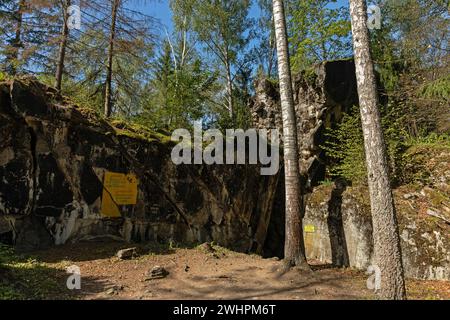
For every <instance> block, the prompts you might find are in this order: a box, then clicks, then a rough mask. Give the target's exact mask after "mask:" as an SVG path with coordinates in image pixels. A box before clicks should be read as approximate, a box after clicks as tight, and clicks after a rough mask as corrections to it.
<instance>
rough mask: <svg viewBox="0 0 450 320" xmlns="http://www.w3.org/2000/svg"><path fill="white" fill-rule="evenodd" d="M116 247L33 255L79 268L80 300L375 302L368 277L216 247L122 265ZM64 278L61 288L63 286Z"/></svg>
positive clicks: (436, 287) (428, 290) (418, 286)
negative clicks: (286, 267) (157, 271)
mask: <svg viewBox="0 0 450 320" xmlns="http://www.w3.org/2000/svg"><path fill="white" fill-rule="evenodd" d="M120 248H124V245H123V244H122V245H121V244H117V243H112V244H111V243H110V244H105V243H95V244H93V243H90V244H78V245H67V246H63V247H57V248H53V249H50V250H47V251H41V252H36V253H35V254H34V255H35V256H37V257H38V259H39V260H41V261H42V262H44V264H45V265H46V266H47V267H49V268H56V269H61V270H63V269H65V268H66V267H67V266H69V265H73V264H75V265H77V266H78V267H80V270H81V278H82V289H81V290H80V291H78V292H77V293H76V294H75V295H74V296H71V297H72V298H77V299H144V300H145V299H186V300H192V299H275V300H276V299H374V298H375V296H374V294H373V293H372V292H371V291H369V290H368V289H367V288H366V278H367V276H366V275H365V274H364V273H362V272H358V271H354V270H350V269H346V270H343V269H332V268H328V267H327V266H314V267H313V269H314V272H310V273H305V272H300V271H298V270H291V271H289V272H287V273H285V274H281V273H280V272H279V269H280V266H281V263H280V262H279V261H276V260H273V259H262V258H261V257H259V256H255V255H245V254H240V253H235V252H231V251H228V250H226V249H223V248H219V247H215V251H214V252H208V251H207V250H204V249H203V248H191V249H168V248H163V247H152V248H149V247H147V248H143V247H141V248H139V251H140V252H143V253H144V254H143V255H140V256H139V257H137V258H135V259H132V260H124V261H122V260H119V259H118V258H116V257H115V256H114V254H115V252H116V251H117V250H118V249H120ZM155 266H161V267H163V268H165V269H166V270H167V271H168V272H169V275H168V276H167V277H166V278H164V279H158V280H150V281H148V280H147V281H146V278H147V274H148V271H149V270H151V269H152V268H153V267H155ZM65 278H66V275H64V276H62V277H61V279H60V283H61V285H62V286H65ZM409 287H410V295H412V296H411V297H412V298H422V299H426V298H429V299H450V284H449V283H448V282H421V281H414V282H410V283H409Z"/></svg>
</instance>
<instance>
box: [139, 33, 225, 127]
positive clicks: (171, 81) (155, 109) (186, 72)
mask: <svg viewBox="0 0 450 320" xmlns="http://www.w3.org/2000/svg"><path fill="white" fill-rule="evenodd" d="M180 50H183V49H182V48H180V47H172V46H171V44H170V43H169V42H168V41H166V42H165V44H164V47H163V50H162V52H161V54H160V55H159V57H158V59H157V60H156V61H155V64H154V68H153V75H154V77H153V79H152V81H151V82H150V84H149V86H148V90H147V92H148V93H147V95H146V98H145V99H144V100H143V102H142V103H143V105H142V109H143V113H142V114H140V115H139V117H137V120H138V121H139V122H141V123H144V124H146V125H147V126H150V127H152V128H156V129H161V128H163V129H168V130H173V129H177V128H190V127H191V126H192V123H193V121H195V120H197V119H201V118H203V117H204V116H205V115H206V114H207V112H208V111H209V109H210V106H209V102H210V100H211V96H212V94H213V92H214V91H215V90H216V82H215V81H216V74H214V73H211V72H209V71H208V70H206V68H205V67H204V65H203V63H202V62H201V61H200V59H198V58H197V57H195V56H190V57H188V58H187V59H186V57H185V58H184V59H179V58H178V55H177V54H178V53H179V52H180ZM181 62H182V63H181Z"/></svg>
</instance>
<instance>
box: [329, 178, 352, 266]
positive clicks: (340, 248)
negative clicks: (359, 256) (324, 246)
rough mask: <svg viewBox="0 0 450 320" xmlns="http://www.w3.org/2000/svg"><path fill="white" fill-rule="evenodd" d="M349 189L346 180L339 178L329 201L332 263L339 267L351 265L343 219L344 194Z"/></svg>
mask: <svg viewBox="0 0 450 320" xmlns="http://www.w3.org/2000/svg"><path fill="white" fill-rule="evenodd" d="M346 189H347V186H346V184H345V181H341V180H337V181H336V183H335V187H334V188H333V190H332V191H331V197H330V200H329V201H328V217H327V225H328V232H329V235H330V247H331V257H332V264H333V265H334V266H337V267H349V266H350V261H349V257H348V250H347V241H346V239H345V232H344V223H343V220H342V194H343V193H344V192H345V190H346Z"/></svg>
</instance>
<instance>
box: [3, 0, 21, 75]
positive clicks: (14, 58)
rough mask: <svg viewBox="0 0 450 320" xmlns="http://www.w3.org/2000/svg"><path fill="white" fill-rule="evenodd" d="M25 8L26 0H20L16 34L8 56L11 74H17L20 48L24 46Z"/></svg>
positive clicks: (16, 15)
mask: <svg viewBox="0 0 450 320" xmlns="http://www.w3.org/2000/svg"><path fill="white" fill-rule="evenodd" d="M24 9H25V0H20V2H19V7H18V9H17V12H16V13H15V18H16V30H15V31H16V34H15V36H14V39H13V40H12V42H11V47H12V48H11V53H10V54H9V56H8V60H9V65H8V67H7V70H6V71H7V72H8V73H9V74H10V75H15V74H16V73H17V66H16V64H17V62H18V61H19V50H20V47H21V46H22V22H23V10H24Z"/></svg>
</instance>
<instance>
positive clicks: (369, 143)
mask: <svg viewBox="0 0 450 320" xmlns="http://www.w3.org/2000/svg"><path fill="white" fill-rule="evenodd" d="M350 14H351V23H352V33H353V46H354V51H355V66H356V78H357V82H358V94H359V103H360V108H361V121H362V128H363V133H364V146H365V152H366V162H367V173H368V183H369V192H370V205H371V211H372V222H373V239H374V251H375V262H376V264H377V266H378V267H379V268H380V271H381V291H380V295H381V297H382V298H383V299H405V298H406V292H405V281H404V276H403V266H402V254H401V248H400V237H399V233H398V224H397V217H396V213H395V207H394V201H393V196H392V189H391V186H390V180H389V169H388V163H387V154H386V146H385V142H384V137H383V132H382V127H381V117H380V111H379V109H378V95H377V90H376V80H375V74H374V68H373V62H372V57H371V53H370V43H369V31H368V28H367V7H366V1H365V0H350Z"/></svg>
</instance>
